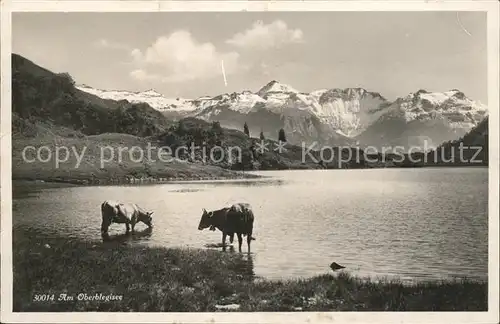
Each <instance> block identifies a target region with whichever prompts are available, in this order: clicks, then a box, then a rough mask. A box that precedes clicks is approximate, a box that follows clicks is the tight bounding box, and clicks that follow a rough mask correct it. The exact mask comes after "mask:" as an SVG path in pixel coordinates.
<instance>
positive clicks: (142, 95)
mask: <svg viewBox="0 0 500 324" xmlns="http://www.w3.org/2000/svg"><path fill="white" fill-rule="evenodd" d="M76 88H77V89H79V90H81V91H84V92H87V93H90V94H93V95H95V96H98V97H100V98H103V99H111V100H115V101H121V100H127V101H128V102H130V103H142V102H144V103H147V104H149V105H150V106H151V107H153V108H154V109H156V110H159V111H165V110H171V109H176V110H184V111H186V110H187V111H191V110H195V109H196V107H195V106H193V105H191V103H190V100H189V99H183V98H167V97H165V96H164V95H162V94H161V93H159V92H158V91H156V90H153V89H150V90H146V91H142V92H132V91H122V90H100V89H95V88H92V87H89V86H88V85H84V84H82V85H76Z"/></svg>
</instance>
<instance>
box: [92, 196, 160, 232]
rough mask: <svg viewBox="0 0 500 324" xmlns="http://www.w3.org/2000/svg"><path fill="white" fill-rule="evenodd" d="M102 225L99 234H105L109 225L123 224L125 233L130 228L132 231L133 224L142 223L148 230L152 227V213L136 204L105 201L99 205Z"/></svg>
mask: <svg viewBox="0 0 500 324" xmlns="http://www.w3.org/2000/svg"><path fill="white" fill-rule="evenodd" d="M101 214H102V224H101V233H102V234H104V235H105V234H107V233H108V228H109V226H110V225H111V223H118V224H125V226H126V227H127V233H128V232H129V231H130V226H132V232H133V231H134V227H135V224H137V223H138V222H143V223H144V224H146V225H147V226H148V227H149V228H152V227H153V218H152V217H151V215H152V214H153V212H148V211H145V210H144V209H142V208H141V207H139V206H138V205H136V204H123V203H118V202H116V201H105V202H103V203H102V204H101Z"/></svg>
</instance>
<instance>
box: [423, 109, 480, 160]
mask: <svg viewBox="0 0 500 324" xmlns="http://www.w3.org/2000/svg"><path fill="white" fill-rule="evenodd" d="M488 120H489V118H488V117H486V118H485V119H484V120H483V121H481V123H479V124H478V125H477V126H476V127H474V128H473V129H471V130H470V131H469V132H468V133H467V134H465V135H464V136H463V137H461V138H459V139H457V140H455V141H448V142H445V143H443V144H442V145H440V146H439V147H438V148H437V149H436V150H435V151H434V152H431V153H429V155H428V160H429V163H428V164H429V165H440V166H443V165H457V166H465V165H475V166H487V165H488V162H489V161H488V150H489V145H488ZM461 146H462V147H463V148H462V157H463V158H462V159H461V157H460V147H461ZM450 161H453V162H450Z"/></svg>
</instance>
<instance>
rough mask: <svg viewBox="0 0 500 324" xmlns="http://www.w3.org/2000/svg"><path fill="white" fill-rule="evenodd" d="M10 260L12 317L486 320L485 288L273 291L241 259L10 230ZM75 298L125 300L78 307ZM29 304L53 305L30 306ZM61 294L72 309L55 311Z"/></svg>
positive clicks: (325, 285)
mask: <svg viewBox="0 0 500 324" xmlns="http://www.w3.org/2000/svg"><path fill="white" fill-rule="evenodd" d="M13 258H14V259H13V262H14V311H156V312H158V311H160V312H167V311H181V312H182V311H201V312H207V311H208V312H210V311H217V310H221V308H224V307H228V308H233V309H237V310H239V311H343V310H356V311H363V310H369V311H384V310H393V311H403V310H411V311H424V310H425V311H437V310H439V311H445V310H447V311H449V310H459V311H465V310H475V311H479V310H487V283H484V282H474V281H468V280H457V281H446V282H445V281H443V282H435V283H418V284H413V285H403V284H402V283H401V282H397V281H390V282H389V281H385V282H372V281H369V280H362V279H361V278H357V277H353V276H350V275H349V274H347V273H338V274H336V275H333V274H324V275H321V276H316V277H312V278H305V279H300V280H299V279H297V280H272V281H271V280H266V279H263V278H256V277H255V276H254V270H253V262H252V258H251V257H249V256H248V255H247V253H245V252H244V253H243V254H240V253H236V252H233V253H231V252H226V253H223V252H220V251H215V250H203V249H179V248H161V247H155V248H150V247H143V246H139V245H133V244H124V242H119V241H112V242H107V243H102V242H82V241H75V240H68V239H66V238H63V237H59V236H57V235H48V234H42V233H38V232H34V231H32V230H25V229H18V228H16V229H15V230H14V254H13ZM79 293H87V294H88V295H94V294H99V293H102V294H103V295H110V294H113V295H121V296H123V298H122V300H121V301H109V302H104V301H78V300H77V299H78V298H77V296H78V294H79ZM37 294H49V295H50V294H53V295H54V301H34V298H35V295H37ZM60 294H67V295H68V296H73V297H75V299H74V300H66V301H58V299H59V296H60ZM227 305H230V306H227Z"/></svg>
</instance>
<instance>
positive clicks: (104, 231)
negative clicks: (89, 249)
mask: <svg viewBox="0 0 500 324" xmlns="http://www.w3.org/2000/svg"><path fill="white" fill-rule="evenodd" d="M110 225H111V221H109V220H107V219H104V218H103V220H102V223H101V234H104V235H105V234H107V233H108V228H109V226H110Z"/></svg>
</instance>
